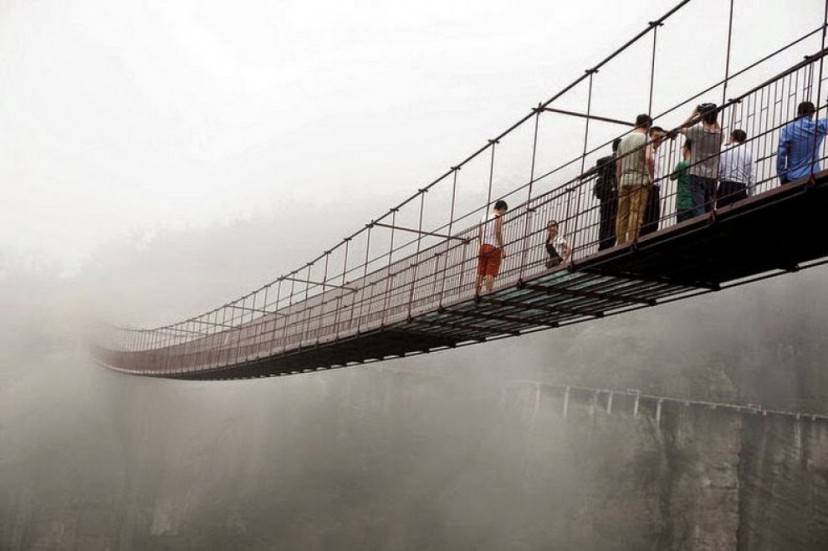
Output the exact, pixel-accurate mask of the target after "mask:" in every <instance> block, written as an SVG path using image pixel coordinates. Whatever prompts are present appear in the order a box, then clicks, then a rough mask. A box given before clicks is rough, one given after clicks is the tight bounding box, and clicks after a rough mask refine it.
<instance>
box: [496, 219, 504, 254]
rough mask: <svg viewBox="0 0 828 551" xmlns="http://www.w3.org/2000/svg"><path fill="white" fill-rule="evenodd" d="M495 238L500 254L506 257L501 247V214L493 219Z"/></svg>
mask: <svg viewBox="0 0 828 551" xmlns="http://www.w3.org/2000/svg"><path fill="white" fill-rule="evenodd" d="M495 239H497V248H498V249H500V254H501V256H502V257H503V258H506V251H505V250H504V248H503V215H502V214H501V215H499V216H498V217H497V218H496V219H495Z"/></svg>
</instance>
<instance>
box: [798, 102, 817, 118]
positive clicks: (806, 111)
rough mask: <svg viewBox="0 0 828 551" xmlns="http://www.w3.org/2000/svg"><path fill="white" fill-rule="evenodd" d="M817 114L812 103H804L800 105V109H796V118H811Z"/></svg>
mask: <svg viewBox="0 0 828 551" xmlns="http://www.w3.org/2000/svg"><path fill="white" fill-rule="evenodd" d="M814 113H816V107H814V104H813V103H811V102H810V101H803V102H802V103H800V104H799V107H797V108H796V116H797V117H805V116H808V117H810V116H811V115H813V114H814Z"/></svg>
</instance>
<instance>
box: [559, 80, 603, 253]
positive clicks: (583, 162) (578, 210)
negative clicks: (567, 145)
mask: <svg viewBox="0 0 828 551" xmlns="http://www.w3.org/2000/svg"><path fill="white" fill-rule="evenodd" d="M597 72H598V69H587V74H588V75H589V87H588V89H587V90H588V91H587V108H586V114H587V119H586V124H585V125H584V149H583V152H582V153H581V175H583V174H584V168H585V167H586V155H587V147H588V144H589V120H590V119H589V116H590V115H591V114H592V79H593V77H594V76H595V74H596V73H597ZM584 187H585V185H584V182H583V180H581V182H580V183H579V184H578V188H577V189H578V197H577V202H576V204H575V229H574V231H573V232H572V233H571V235H572V238H571V239H570V241H571V244H570V247H571V248H572V255H571V257H570V261H574V260H575V249H576V243H577V241H578V240H579V237H580V236H579V235H578V229H579V228H580V222H581V217H582V216H584V213H582V212H581V196H582V195H583V192H584ZM566 223H567V224H569V220H566Z"/></svg>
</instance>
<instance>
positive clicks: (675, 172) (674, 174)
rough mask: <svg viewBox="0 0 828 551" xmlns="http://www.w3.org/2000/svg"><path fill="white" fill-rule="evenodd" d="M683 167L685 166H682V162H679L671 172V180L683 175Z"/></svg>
mask: <svg viewBox="0 0 828 551" xmlns="http://www.w3.org/2000/svg"><path fill="white" fill-rule="evenodd" d="M682 168H683V167H682V166H681V163H678V164H677V165H676V166H675V168H674V169H673V172H671V173H670V179H671V180H678V179H679V176H681V169H682Z"/></svg>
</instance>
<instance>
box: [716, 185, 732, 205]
mask: <svg viewBox="0 0 828 551" xmlns="http://www.w3.org/2000/svg"><path fill="white" fill-rule="evenodd" d="M734 184H735V182H728V181H727V180H722V181H721V182H719V187H718V189H717V190H716V208H717V209H720V208H722V207H726V206H728V205H729V204H730V203H732V202H733V189H734Z"/></svg>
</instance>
